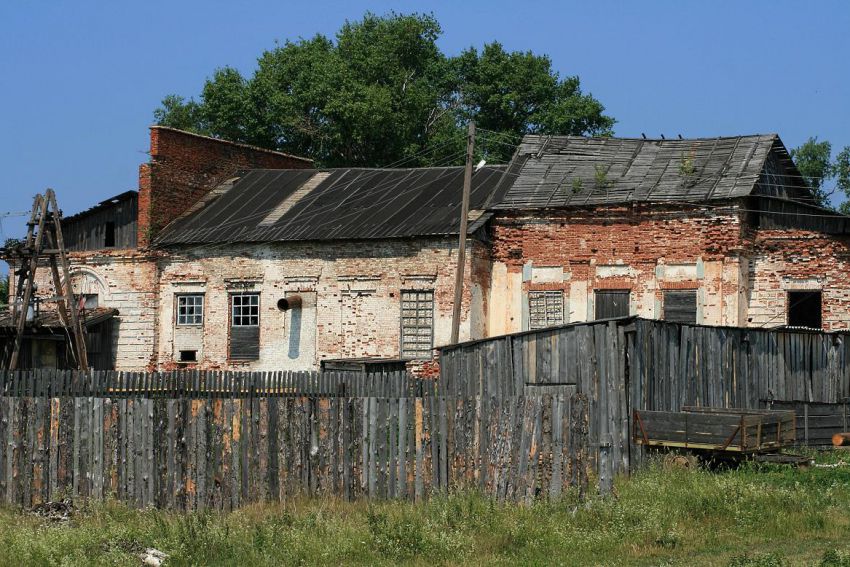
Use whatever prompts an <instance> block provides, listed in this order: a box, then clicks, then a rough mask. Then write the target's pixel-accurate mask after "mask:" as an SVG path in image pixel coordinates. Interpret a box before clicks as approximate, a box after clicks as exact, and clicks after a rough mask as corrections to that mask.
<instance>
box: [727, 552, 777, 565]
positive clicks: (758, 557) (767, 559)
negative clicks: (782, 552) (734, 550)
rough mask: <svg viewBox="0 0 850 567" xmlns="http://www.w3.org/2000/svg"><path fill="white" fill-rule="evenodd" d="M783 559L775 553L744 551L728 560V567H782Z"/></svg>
mask: <svg viewBox="0 0 850 567" xmlns="http://www.w3.org/2000/svg"><path fill="white" fill-rule="evenodd" d="M785 565H786V563H785V560H784V559H782V558H781V557H780V556H778V555H776V554H775V553H756V554H753V555H750V554H748V553H744V554H741V555H736V556H734V557H733V558H732V561H730V562H729V567H784V566H785Z"/></svg>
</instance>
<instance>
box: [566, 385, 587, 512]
mask: <svg viewBox="0 0 850 567" xmlns="http://www.w3.org/2000/svg"><path fill="white" fill-rule="evenodd" d="M587 432H588V424H587V396H586V395H585V394H582V393H578V394H573V395H572V397H571V398H570V437H569V459H570V485H571V486H578V496H579V499H580V500H584V498H585V495H586V493H587Z"/></svg>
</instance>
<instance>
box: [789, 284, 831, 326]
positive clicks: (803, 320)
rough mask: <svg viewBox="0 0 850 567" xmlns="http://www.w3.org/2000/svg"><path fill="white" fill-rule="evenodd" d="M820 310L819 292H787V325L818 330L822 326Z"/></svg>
mask: <svg viewBox="0 0 850 567" xmlns="http://www.w3.org/2000/svg"><path fill="white" fill-rule="evenodd" d="M821 308H822V306H821V292H819V291H789V292H788V325H789V326H791V327H808V328H810V329H820V328H821V327H822V326H823V321H822V319H821Z"/></svg>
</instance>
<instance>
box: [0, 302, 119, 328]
mask: <svg viewBox="0 0 850 567" xmlns="http://www.w3.org/2000/svg"><path fill="white" fill-rule="evenodd" d="M79 315H80V321H81V322H82V324H83V326H85V327H91V326H92V325H97V324H99V323H103V322H104V321H106V320H108V319H111V318H112V317H115V316H116V315H118V310H117V309H113V308H111V307H95V308H94V309H86V310H82V311H80V313H79ZM68 325H70V323H68ZM16 326H17V321H15V320H14V319H13V318H12V312H11V311H8V310H6V311H3V312H2V313H0V334H5V333H6V332H10V331H11V332H13V331H15V329H16ZM65 326H66V325H64V324H63V323H62V319H61V317H60V316H59V312H58V311H57V310H55V309H49V310H47V309H46V310H44V311H41V312H39V314H38V317H37V318H36V319H35V321H32V322H28V323H27V325H26V327H25V329H26V330H34V329H53V330H55V329H61V328H63V327H65Z"/></svg>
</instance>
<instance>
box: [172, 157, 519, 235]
mask: <svg viewBox="0 0 850 567" xmlns="http://www.w3.org/2000/svg"><path fill="white" fill-rule="evenodd" d="M504 170H505V167H504V166H485V167H483V168H482V169H481V170H479V171H477V172H476V173H475V174H474V175H473V178H472V192H471V195H470V207H469V208H470V213H471V214H470V217H472V218H475V219H476V220H475V221H474V222H471V223H470V226H469V232H470V233H471V232H474V231H475V230H477V229H478V228H479V227H481V226H482V225H483V224H484V223H485V222H486V221H487V219H488V218H489V216H488V215H481V214H478V213H475V211H476V209H483V208H484V207H485V204H486V203H487V202H489V201H498V199H499V198H501V195H495V193H499V192H502V193H503V192H504V191H505V190H506V188H507V187H506V186H504V185H501V186H500V181H501V180H502V177H503V175H502V174H503V172H504ZM324 174H327V175H326V176H325V178H324V179H321V181H320V182H319V183H318V185H316V186H315V187H312V188H311V189H310V190H309V191H302V192H301V193H302V196H301V197H300V198H299V199H298V200H297V201H296V202H292V201H293V200H294V199H289V201H288V202H287V203H286V206H285V207H281V204H282V203H284V201H287V199H288V198H290V196H292V195H293V194H295V193H296V192H297V191H298V190H299V188H300V187H301V186H302V185H304V184H305V183H308V182H310V180H311V179H312V178H313V177H314V176H317V175H322V176H324ZM462 190H463V167H438V168H412V169H362V168H357V169H330V170H314V169H284V170H268V169H258V170H251V171H248V172H246V173H245V174H243V175H242V176H241V177H240V178H239V179H238V180H237V181H236V182H235V183H233V184H232V186H229V187H224V188H223V189H222V190H221V191H220V192H219V194H218V196H214V197H213V198H211V199H210V200H209V201H208V202H206V203H205V204H204V205H203V206H202V207H200V208H198V209H196V210H193V211H192V212H191V213H189V214H188V215H186V216H184V217H181V218H179V219H177V220H176V221H174V222H173V223H171V224H170V225H169V226H168V227H166V228H165V229H164V230H163V232H162V233H161V234H160V236H159V237H158V238H157V239H156V242H157V244H158V245H161V246H168V245H173V244H189V243H220V242H277V241H293V240H354V239H377V238H398V237H411V236H431V235H451V234H457V232H458V228H459V227H458V222H459V216H460V206H461V196H462ZM491 198H492V199H491ZM273 211H277V212H280V211H284V212H283V214H282V216H281V217H280V218H279V219H277V220H275V221H274V222H271V223H269V224H265V223H263V220H264V219H266V220H267V221H268V219H269V218H270V215H271V213H272V212H273ZM271 218H274V215H271ZM261 223H262V224H261Z"/></svg>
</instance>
